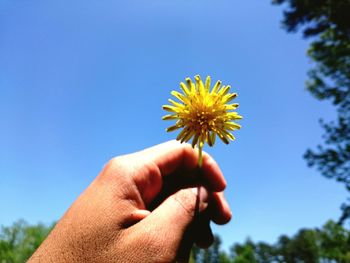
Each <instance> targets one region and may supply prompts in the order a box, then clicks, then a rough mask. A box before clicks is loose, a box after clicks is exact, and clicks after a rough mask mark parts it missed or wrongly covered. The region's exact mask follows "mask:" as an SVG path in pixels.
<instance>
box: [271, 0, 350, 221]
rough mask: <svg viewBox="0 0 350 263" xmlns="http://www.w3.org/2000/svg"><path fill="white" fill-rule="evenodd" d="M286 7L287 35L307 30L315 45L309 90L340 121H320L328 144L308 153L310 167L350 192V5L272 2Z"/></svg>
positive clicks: (340, 1)
mask: <svg viewBox="0 0 350 263" xmlns="http://www.w3.org/2000/svg"><path fill="white" fill-rule="evenodd" d="M273 3H274V4H287V5H288V7H287V8H286V10H285V12H284V20H283V25H284V27H285V29H286V30H287V31H288V32H295V31H297V30H299V29H302V30H303V34H304V37H307V38H312V39H313V41H312V43H311V45H310V48H309V50H308V55H309V57H310V58H311V59H312V60H313V61H314V62H315V66H314V68H313V69H311V70H310V71H309V79H308V81H307V88H308V90H309V91H310V92H311V93H312V94H313V95H314V96H315V97H316V98H318V99H320V100H329V101H331V102H332V103H333V105H334V106H335V107H336V110H337V115H338V116H337V120H336V121H334V122H330V123H324V122H323V121H321V125H322V126H323V128H324V130H325V133H324V144H323V145H319V146H318V149H317V150H308V151H307V152H306V153H305V158H306V160H307V161H308V164H309V165H310V166H316V167H317V169H318V170H319V171H320V172H321V173H322V174H323V175H324V176H326V177H328V178H333V179H335V180H337V181H338V182H341V183H344V184H345V187H346V188H347V190H348V191H350V1H349V0H324V1H320V0H274V1H273ZM342 209H343V216H342V218H341V219H340V221H341V222H343V221H344V220H345V219H346V218H349V217H350V205H349V204H343V206H342Z"/></svg>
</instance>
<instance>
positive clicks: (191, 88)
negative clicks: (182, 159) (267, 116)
mask: <svg viewBox="0 0 350 263" xmlns="http://www.w3.org/2000/svg"><path fill="white" fill-rule="evenodd" d="M186 84H187V85H186ZM186 84H185V83H183V82H181V83H180V87H181V89H182V91H183V93H179V92H177V91H172V92H171V94H172V95H173V96H174V97H176V98H177V99H178V100H179V102H177V101H174V100H172V99H169V102H170V103H171V104H172V105H164V106H163V109H164V110H166V111H169V112H171V114H170V115H166V116H164V117H163V120H177V121H176V123H175V125H173V126H171V127H169V128H167V131H168V132H171V131H174V130H177V129H180V128H183V129H182V131H181V132H180V133H179V135H178V136H177V138H176V139H177V140H179V141H181V143H182V142H188V141H189V140H190V139H191V138H193V140H192V147H195V146H196V145H197V146H198V151H199V160H198V163H199V166H200V167H201V165H202V148H203V146H204V144H205V143H208V145H209V146H213V145H214V143H215V137H216V135H217V136H218V137H219V138H220V139H221V140H222V141H223V142H224V143H226V144H228V143H229V140H232V141H233V140H234V139H235V137H234V136H233V135H232V134H231V132H230V131H233V130H238V129H240V128H241V126H240V125H239V124H237V123H235V122H233V121H234V120H239V119H242V116H240V115H238V113H237V112H232V110H235V109H237V107H238V103H232V104H228V103H229V102H230V101H231V100H233V99H234V98H235V97H237V93H229V90H230V86H222V87H221V81H217V82H216V84H215V85H214V87H213V89H212V90H210V76H208V77H207V78H206V81H205V84H203V81H202V80H201V78H200V76H199V75H197V76H195V83H193V82H192V80H191V79H190V78H186Z"/></svg>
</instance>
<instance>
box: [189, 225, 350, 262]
mask: <svg viewBox="0 0 350 263" xmlns="http://www.w3.org/2000/svg"><path fill="white" fill-rule="evenodd" d="M216 240H218V237H216ZM215 244H216V245H215V246H214V247H215V248H209V249H208V250H199V249H198V248H195V249H194V250H196V252H195V253H193V254H195V255H196V256H195V257H194V259H193V261H192V262H197V263H204V262H205V263H207V262H221V263H269V262H280V263H282V262H283V263H297V262H304V263H318V262H325V263H326V262H329V263H331V262H338V263H350V231H349V230H346V229H345V228H344V227H342V226H341V225H339V224H337V223H335V222H333V221H328V222H327V223H326V224H325V225H324V226H323V227H322V228H321V229H301V230H299V231H298V233H297V234H296V235H294V236H293V237H288V236H286V235H282V236H280V238H279V239H278V241H277V243H276V244H272V245H271V244H267V243H265V242H257V243H254V242H253V241H252V240H250V239H248V240H247V241H245V242H244V243H243V244H234V245H233V246H232V247H231V249H230V252H231V253H230V255H229V256H228V255H227V254H226V253H225V252H223V251H222V250H220V241H219V242H218V241H216V243H215ZM213 252H214V253H213ZM208 259H210V260H208Z"/></svg>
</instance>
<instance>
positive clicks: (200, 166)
mask: <svg viewBox="0 0 350 263" xmlns="http://www.w3.org/2000/svg"><path fill="white" fill-rule="evenodd" d="M202 149H203V143H199V145H198V167H199V168H202V164H203V154H202Z"/></svg>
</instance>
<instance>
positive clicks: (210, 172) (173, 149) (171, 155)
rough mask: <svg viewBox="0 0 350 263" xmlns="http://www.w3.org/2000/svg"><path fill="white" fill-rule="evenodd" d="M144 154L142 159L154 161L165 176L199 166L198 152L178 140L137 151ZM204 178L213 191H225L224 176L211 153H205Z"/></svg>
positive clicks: (202, 172)
mask: <svg viewBox="0 0 350 263" xmlns="http://www.w3.org/2000/svg"><path fill="white" fill-rule="evenodd" d="M137 154H138V155H139V156H142V158H141V159H143V160H145V161H147V162H149V161H152V162H154V163H155V164H156V166H157V167H158V168H159V170H160V173H161V175H162V176H163V177H167V176H171V175H175V174H176V175H177V176H179V175H178V174H177V173H175V172H176V171H178V170H179V169H182V170H185V171H192V174H194V173H193V171H195V170H196V169H197V167H198V153H197V151H196V150H195V149H193V148H192V147H191V146H190V145H189V144H181V143H179V142H177V141H169V142H166V143H162V144H159V145H156V146H154V147H151V148H148V149H146V150H143V151H141V152H138V153H137ZM180 176H182V177H184V176H188V173H187V174H186V173H182V174H180ZM201 176H203V178H202V180H203V181H204V182H205V183H206V184H207V187H208V188H209V189H210V190H212V191H223V190H224V189H225V187H226V181H225V179H224V176H223V174H222V172H221V170H220V168H219V166H218V165H217V163H216V162H215V161H214V159H213V158H212V157H210V155H208V154H207V153H204V154H203V166H202V169H201Z"/></svg>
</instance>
